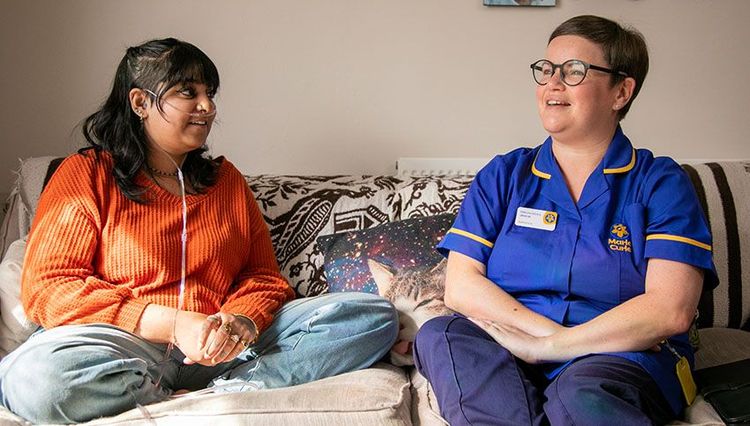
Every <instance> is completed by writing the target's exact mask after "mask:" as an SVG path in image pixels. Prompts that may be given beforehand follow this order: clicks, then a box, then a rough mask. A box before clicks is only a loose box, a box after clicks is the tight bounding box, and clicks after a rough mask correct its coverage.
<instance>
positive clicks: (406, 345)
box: [318, 214, 455, 365]
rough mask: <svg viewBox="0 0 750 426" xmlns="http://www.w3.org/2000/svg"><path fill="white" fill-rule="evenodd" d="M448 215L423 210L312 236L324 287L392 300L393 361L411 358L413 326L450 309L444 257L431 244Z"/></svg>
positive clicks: (449, 218) (450, 218) (407, 362)
mask: <svg viewBox="0 0 750 426" xmlns="http://www.w3.org/2000/svg"><path fill="white" fill-rule="evenodd" d="M454 218H455V216H454V215H452V214H444V215H438V216H429V217H424V218H418V219H409V220H402V221H399V222H393V223H386V224H384V225H380V226H378V227H375V228H372V229H368V230H364V231H356V232H346V233H342V234H334V235H325V236H321V237H319V238H318V244H319V245H320V247H321V249H322V250H323V253H324V256H325V266H324V268H325V274H326V279H327V281H328V290H329V291H331V292H337V291H362V292H367V293H377V294H380V295H381V296H383V297H385V298H386V299H388V300H390V301H391V302H393V304H394V306H396V309H397V310H398V312H399V320H400V322H401V330H400V332H399V339H398V341H397V343H396V346H394V348H393V349H392V350H391V362H392V363H393V364H394V365H412V364H414V360H413V359H412V357H411V344H412V343H413V342H414V336H415V335H416V332H417V330H418V329H419V327H421V326H422V324H424V323H425V322H426V321H427V320H428V319H430V318H432V317H435V316H438V315H447V314H449V313H450V312H451V311H450V310H449V309H448V308H446V307H445V304H444V303H443V293H444V284H443V282H444V280H445V264H446V261H445V260H444V259H443V257H442V256H441V255H440V254H439V253H438V252H437V251H436V250H435V245H436V244H437V243H438V242H439V241H440V240H441V239H442V238H443V236H444V235H445V232H446V231H447V230H448V229H449V228H450V226H451V224H452V223H453V219H454Z"/></svg>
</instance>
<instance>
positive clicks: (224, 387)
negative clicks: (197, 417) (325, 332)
mask: <svg viewBox="0 0 750 426" xmlns="http://www.w3.org/2000/svg"><path fill="white" fill-rule="evenodd" d="M144 90H145V91H146V92H148V93H149V94H151V95H152V96H153V97H154V99H153V101H154V102H157V101H158V99H159V96H158V95H157V94H156V93H154V92H153V91H151V90H148V89H144ZM163 102H164V103H166V104H167V105H169V106H170V107H172V108H174V109H175V110H177V111H179V112H181V113H183V114H187V115H189V116H191V117H206V118H208V117H213V116H215V115H216V105H215V104H214V103H213V100H212V101H211V109H210V110H204V111H200V112H191V111H185V110H184V109H182V108H180V107H178V106H177V105H175V104H174V103H171V102H169V101H167V100H166V99H163ZM154 146H156V147H157V148H158V149H159V150H160V151H161V152H163V153H164V155H165V156H166V157H167V158H168V159H169V161H170V162H172V164H173V165H174V166H175V168H176V169H177V180H178V181H179V184H180V199H181V205H182V232H181V234H180V242H181V253H180V287H179V294H178V301H177V312H178V313H179V311H182V310H183V309H184V307H185V282H186V276H187V242H188V240H187V200H186V196H185V176H184V175H183V173H182V165H183V164H184V162H185V158H187V156H186V157H184V158H183V159H182V162H181V163H180V164H179V165H178V164H177V162H176V161H175V160H174V159H173V158H172V156H171V155H169V153H168V152H166V151H165V150H164V149H162V148H161V147H160V146H158V145H157V144H154ZM176 327H177V314H175V317H174V323H173V324H172V336H173V337H174V333H175V331H176ZM174 346H175V342H174V338H173V339H172V340H171V341H170V342H169V344H167V347H166V349H165V351H164V360H163V361H162V363H164V364H165V365H166V363H168V362H169V359H170V356H171V354H172V351H173V350H174ZM163 368H164V367H162V368H161V369H160V371H159V377H158V378H157V380H156V382H155V385H156V386H159V385H160V384H161V380H162V378H163V377H164V370H163ZM258 388H259V386H258V385H256V384H253V383H248V382H244V383H235V382H234V381H227V382H226V383H223V384H218V383H217V386H213V387H212V388H210V389H203V390H200V391H196V392H190V393H187V394H183V395H173V398H177V397H189V396H197V395H202V394H205V393H211V392H238V391H242V390H252V389H258ZM128 391H129V392H130V394H131V395H132V396H133V400H135V403H136V407H138V409H139V410H140V411H141V413H142V414H143V416H144V418H145V420H146V421H147V422H148V423H150V424H156V422H155V420H154V419H153V417H151V415H150V414H149V412H148V410H147V409H146V407H144V406H143V405H141V404H140V403H139V402H138V400H137V398H135V395H134V394H133V392H132V390H131V389H128Z"/></svg>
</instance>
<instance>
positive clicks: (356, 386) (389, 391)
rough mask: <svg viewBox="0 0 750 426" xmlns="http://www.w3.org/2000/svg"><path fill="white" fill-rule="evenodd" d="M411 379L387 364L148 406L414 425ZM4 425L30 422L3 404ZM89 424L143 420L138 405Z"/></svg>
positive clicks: (0, 420)
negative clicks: (293, 383)
mask: <svg viewBox="0 0 750 426" xmlns="http://www.w3.org/2000/svg"><path fill="white" fill-rule="evenodd" d="M410 406H411V394H410V392H409V379H408V377H406V374H405V373H404V371H403V370H401V369H399V368H396V367H393V366H390V365H388V364H384V363H381V364H378V365H377V366H375V367H373V368H368V369H365V370H360V371H355V372H352V373H347V374H342V375H340V376H336V377H330V378H327V379H322V380H318V381H315V382H311V383H307V384H304V385H299V386H292V387H288V388H282V389H270V390H262V391H249V392H240V393H223V394H210V395H202V396H197V397H183V398H178V399H174V400H170V401H165V402H161V403H158V404H153V405H149V406H146V407H145V408H146V410H147V411H148V415H149V416H150V417H151V418H152V419H153V420H154V422H153V423H154V424H158V425H178V426H187V425H211V424H221V425H226V424H252V425H266V426H287V425H295V426H321V425H333V424H337V425H411V424H412V423H411V417H410ZM0 424H3V425H25V424H26V423H25V422H24V421H23V420H22V419H21V418H20V417H18V416H14V415H13V414H12V413H10V412H9V411H7V410H5V409H2V408H0ZM85 424H86V425H111V424H117V425H143V424H148V423H147V421H146V417H145V415H144V413H143V412H142V411H140V410H139V409H138V408H134V409H132V410H130V411H127V412H125V413H122V414H120V415H118V416H115V417H108V418H105V419H98V420H93V421H91V422H88V423H85Z"/></svg>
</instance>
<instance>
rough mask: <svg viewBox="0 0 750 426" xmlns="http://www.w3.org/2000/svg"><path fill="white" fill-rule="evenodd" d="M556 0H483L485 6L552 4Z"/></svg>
mask: <svg viewBox="0 0 750 426" xmlns="http://www.w3.org/2000/svg"><path fill="white" fill-rule="evenodd" d="M556 2H557V0H484V5H485V6H554V5H555V3H556Z"/></svg>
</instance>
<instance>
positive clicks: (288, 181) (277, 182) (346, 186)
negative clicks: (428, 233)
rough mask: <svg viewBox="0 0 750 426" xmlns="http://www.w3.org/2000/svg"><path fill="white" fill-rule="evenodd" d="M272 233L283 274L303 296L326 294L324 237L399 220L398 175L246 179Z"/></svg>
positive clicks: (247, 177) (250, 177)
mask: <svg viewBox="0 0 750 426" xmlns="http://www.w3.org/2000/svg"><path fill="white" fill-rule="evenodd" d="M246 180H247V182H248V184H249V185H250V188H251V189H252V191H253V193H254V194H255V198H256V200H257V202H258V206H259V207H260V209H261V212H262V213H263V217H264V219H265V220H266V223H267V224H268V227H269V229H270V231H271V239H272V240H273V245H274V248H275V250H276V258H277V260H278V262H279V267H280V268H281V272H282V274H283V275H284V276H285V277H286V278H287V279H288V280H289V283H290V284H291V285H292V287H294V289H295V290H296V291H297V293H298V294H300V295H303V296H315V295H318V294H321V293H325V292H326V289H327V285H326V282H325V277H324V275H323V268H322V266H323V254H322V252H321V251H320V249H319V247H318V245H317V243H316V241H315V239H316V237H317V236H318V235H322V234H331V233H334V232H344V231H354V230H361V229H368V228H371V227H374V226H377V225H380V224H382V223H386V222H391V221H393V220H395V219H396V218H397V217H398V215H397V210H396V207H397V205H398V203H396V202H394V198H395V196H396V192H395V191H396V187H397V185H399V184H400V183H401V180H399V179H398V178H396V177H393V176H377V177H367V176H268V175H261V176H246Z"/></svg>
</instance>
